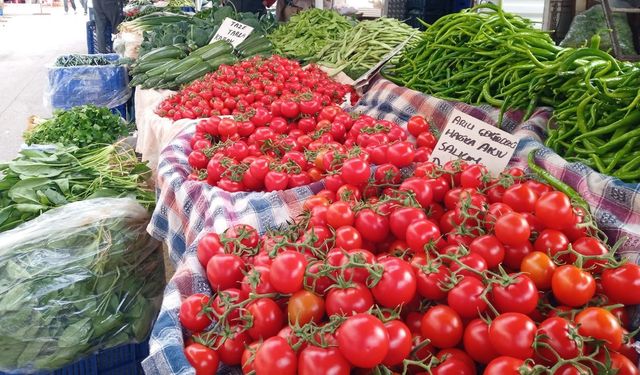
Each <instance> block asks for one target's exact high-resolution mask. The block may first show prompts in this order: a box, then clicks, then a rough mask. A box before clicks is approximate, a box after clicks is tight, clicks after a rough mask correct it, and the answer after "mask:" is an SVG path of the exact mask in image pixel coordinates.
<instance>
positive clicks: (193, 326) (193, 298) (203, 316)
mask: <svg viewBox="0 0 640 375" xmlns="http://www.w3.org/2000/svg"><path fill="white" fill-rule="evenodd" d="M208 305H209V296H207V295H205V294H202V293H197V294H192V295H190V296H189V297H187V299H185V300H184V301H182V304H180V312H179V314H178V317H179V318H180V324H182V326H183V327H184V328H186V329H188V330H189V331H191V332H193V333H197V332H202V331H204V329H205V328H207V327H208V326H209V324H211V320H212V318H211V316H210V315H209V314H208V313H207V309H206V307H207V306H208Z"/></svg>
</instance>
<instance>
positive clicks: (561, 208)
mask: <svg viewBox="0 0 640 375" xmlns="http://www.w3.org/2000/svg"><path fill="white" fill-rule="evenodd" d="M535 215H536V217H537V218H538V219H540V220H541V221H542V222H543V223H544V225H545V226H546V227H548V228H551V229H557V230H563V229H564V228H567V227H569V226H571V225H573V223H574V221H575V217H574V214H573V208H572V206H571V200H570V199H569V197H568V196H567V195H566V194H565V193H563V192H560V191H550V192H546V193H543V194H542V195H541V196H540V198H538V200H537V201H536V205H535Z"/></svg>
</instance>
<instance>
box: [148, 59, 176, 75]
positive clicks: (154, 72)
mask: <svg viewBox="0 0 640 375" xmlns="http://www.w3.org/2000/svg"><path fill="white" fill-rule="evenodd" d="M176 61H177V60H170V61H167V62H166V63H164V64H162V65H160V66H156V67H155V68H153V69H151V70H149V71H148V72H146V75H147V76H148V77H156V76H162V75H163V74H165V73H166V72H167V70H169V68H171V67H172V66H174V65H175V64H176Z"/></svg>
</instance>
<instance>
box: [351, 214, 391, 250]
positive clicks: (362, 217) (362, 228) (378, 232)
mask: <svg viewBox="0 0 640 375" xmlns="http://www.w3.org/2000/svg"><path fill="white" fill-rule="evenodd" d="M354 225H355V228H356V229H357V230H358V232H360V234H361V235H362V238H364V239H365V240H367V241H371V242H374V243H375V242H382V241H384V240H385V239H386V238H387V237H388V236H389V219H387V217H386V216H383V215H380V214H378V213H376V212H375V211H373V210H372V209H370V208H365V209H363V210H360V211H358V212H357V213H356V214H355V223H354Z"/></svg>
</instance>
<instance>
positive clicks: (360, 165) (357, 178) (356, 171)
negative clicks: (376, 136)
mask: <svg viewBox="0 0 640 375" xmlns="http://www.w3.org/2000/svg"><path fill="white" fill-rule="evenodd" d="M340 171H341V174H340V175H341V176H342V179H343V180H344V182H346V183H347V184H351V185H354V186H359V185H364V184H365V183H367V182H368V181H369V176H370V174H371V170H370V166H369V163H367V162H366V161H364V160H362V159H360V158H351V159H347V160H346V161H345V162H344V163H343V164H342V169H341V170H340Z"/></svg>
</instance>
